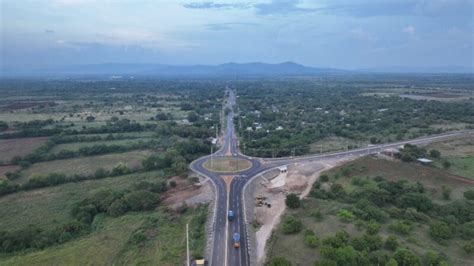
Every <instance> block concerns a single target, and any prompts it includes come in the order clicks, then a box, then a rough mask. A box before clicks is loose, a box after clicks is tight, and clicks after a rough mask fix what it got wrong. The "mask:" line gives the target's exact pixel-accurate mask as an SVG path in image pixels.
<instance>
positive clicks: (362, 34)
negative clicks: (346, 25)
mask: <svg viewBox="0 0 474 266" xmlns="http://www.w3.org/2000/svg"><path fill="white" fill-rule="evenodd" d="M351 35H352V36H353V37H355V38H357V39H359V40H364V41H375V40H376V39H377V38H376V37H375V35H374V34H373V33H371V32H368V31H367V30H365V29H363V28H356V29H353V30H351Z"/></svg>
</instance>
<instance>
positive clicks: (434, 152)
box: [430, 149, 441, 158]
mask: <svg viewBox="0 0 474 266" xmlns="http://www.w3.org/2000/svg"><path fill="white" fill-rule="evenodd" d="M430 157H431V158H439V157H441V153H440V152H439V151H438V150H435V149H433V150H431V151H430Z"/></svg>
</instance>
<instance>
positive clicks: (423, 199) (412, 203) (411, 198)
mask: <svg viewBox="0 0 474 266" xmlns="http://www.w3.org/2000/svg"><path fill="white" fill-rule="evenodd" d="M397 205H398V206H399V207H401V208H410V207H412V208H416V209H417V210H418V211H421V212H426V211H429V210H431V209H432V208H433V203H432V202H431V200H430V199H429V198H428V197H427V196H425V195H423V194H421V193H407V194H405V195H403V196H401V197H400V198H399V200H398V201H397Z"/></svg>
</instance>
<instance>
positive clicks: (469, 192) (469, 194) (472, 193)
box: [464, 189, 474, 200]
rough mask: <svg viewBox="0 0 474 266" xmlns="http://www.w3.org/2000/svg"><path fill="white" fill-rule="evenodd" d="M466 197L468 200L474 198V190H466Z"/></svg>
mask: <svg viewBox="0 0 474 266" xmlns="http://www.w3.org/2000/svg"><path fill="white" fill-rule="evenodd" d="M464 197H465V198H466V199H468V200H474V190H472V189H471V190H467V191H464Z"/></svg>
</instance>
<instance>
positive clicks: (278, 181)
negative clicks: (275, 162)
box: [253, 158, 352, 265]
mask: <svg viewBox="0 0 474 266" xmlns="http://www.w3.org/2000/svg"><path fill="white" fill-rule="evenodd" d="M349 159H352V158H344V159H339V160H325V161H319V162H311V163H305V164H295V165H291V166H289V167H288V172H287V173H280V174H278V175H276V176H275V175H274V177H268V176H267V177H265V178H263V177H262V178H260V180H261V181H260V182H259V183H258V186H257V189H256V190H255V196H257V195H259V196H263V197H264V198H265V201H266V202H268V203H270V204H271V207H270V208H269V207H267V206H265V205H263V206H255V208H254V214H253V215H254V216H253V223H254V224H255V225H257V226H259V228H258V230H256V232H255V235H256V236H255V238H256V246H257V248H256V249H257V254H256V255H257V261H258V264H259V265H261V264H263V262H264V261H265V247H266V244H267V241H268V239H269V238H270V236H271V234H272V231H273V229H274V228H275V227H276V226H278V224H279V223H280V217H281V215H282V214H283V213H284V212H285V209H286V205H285V198H286V195H287V194H288V193H296V194H299V195H300V198H303V197H305V196H306V195H307V194H308V193H309V191H310V190H311V186H312V185H313V183H314V182H315V181H316V180H317V179H318V178H319V175H320V174H321V172H323V171H326V170H328V169H330V168H332V167H335V166H336V165H339V164H342V163H343V162H345V161H347V160H349Z"/></svg>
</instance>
